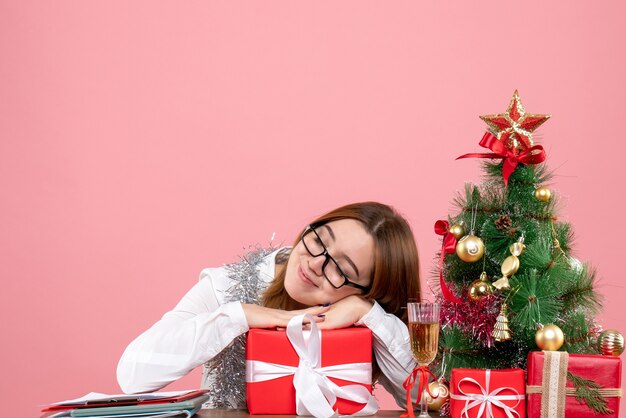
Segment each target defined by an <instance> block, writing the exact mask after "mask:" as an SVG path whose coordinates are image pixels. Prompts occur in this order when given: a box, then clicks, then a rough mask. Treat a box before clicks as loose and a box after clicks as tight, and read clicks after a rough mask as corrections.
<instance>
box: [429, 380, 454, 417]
mask: <svg viewBox="0 0 626 418" xmlns="http://www.w3.org/2000/svg"><path fill="white" fill-rule="evenodd" d="M428 388H429V389H430V393H432V394H433V395H435V396H436V395H437V394H439V396H437V397H436V398H431V397H430V395H429V394H428V392H426V391H424V393H423V396H424V397H426V403H427V404H428V410H429V411H439V410H440V409H441V407H442V406H443V404H445V403H446V402H448V399H450V389H448V385H446V384H445V383H443V382H439V381H434V382H430V383H429V384H428Z"/></svg>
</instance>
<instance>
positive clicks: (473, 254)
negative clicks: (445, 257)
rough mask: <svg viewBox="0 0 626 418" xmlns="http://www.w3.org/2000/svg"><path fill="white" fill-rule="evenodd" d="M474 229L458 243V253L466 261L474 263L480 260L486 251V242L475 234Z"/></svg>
mask: <svg viewBox="0 0 626 418" xmlns="http://www.w3.org/2000/svg"><path fill="white" fill-rule="evenodd" d="M473 233H474V231H472V232H471V233H470V234H469V235H465V236H464V237H463V238H461V239H460V240H459V242H458V243H457V244H456V255H458V256H459V258H460V259H461V260H463V261H465V262H466V263H474V262H476V261H478V260H480V259H481V258H482V256H483V254H484V253H485V244H484V243H483V240H481V239H480V238H478V237H477V236H476V235H473Z"/></svg>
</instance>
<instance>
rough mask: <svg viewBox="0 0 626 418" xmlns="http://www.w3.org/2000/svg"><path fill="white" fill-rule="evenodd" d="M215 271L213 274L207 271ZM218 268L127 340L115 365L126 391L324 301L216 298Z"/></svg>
mask: <svg viewBox="0 0 626 418" xmlns="http://www.w3.org/2000/svg"><path fill="white" fill-rule="evenodd" d="M211 272H213V273H214V274H213V277H212V275H211ZM221 273H223V271H222V270H221V269H205V270H203V272H202V275H201V280H200V282H198V283H197V284H196V285H195V286H194V287H193V288H191V290H189V292H187V294H186V295H185V296H184V297H183V298H182V300H181V301H180V302H179V303H178V305H176V307H175V308H174V309H173V310H171V311H170V312H167V313H166V314H165V315H163V318H161V320H160V321H158V322H157V323H156V324H154V325H153V326H152V327H151V328H149V329H148V330H147V331H145V332H144V333H143V334H141V335H140V336H139V337H137V338H136V339H135V340H134V341H133V342H131V343H130V344H129V345H128V347H127V348H126V350H125V351H124V354H123V355H122V358H121V359H120V361H119V363H118V366H117V381H118V384H119V385H120V387H121V388H122V390H123V391H124V392H125V393H138V392H148V391H153V390H158V389H160V388H162V387H163V386H165V385H167V384H169V383H171V382H173V381H175V380H177V379H180V378H181V377H183V376H184V375H186V374H187V373H189V372H190V371H191V370H193V369H194V368H196V367H198V366H200V365H201V364H203V363H205V362H207V361H208V360H210V359H211V358H213V357H214V356H216V355H217V354H218V353H220V352H221V351H222V350H223V349H224V348H226V347H227V346H228V345H229V344H230V343H231V341H232V340H234V339H235V338H236V337H238V336H239V335H241V334H243V333H245V332H246V331H248V329H249V328H273V327H276V326H282V327H284V326H287V323H288V322H289V320H290V319H291V318H292V317H293V316H295V315H299V314H301V313H304V312H307V313H310V314H312V315H314V317H315V320H316V321H317V322H321V321H323V320H324V317H323V316H321V317H319V316H317V315H320V314H323V313H324V312H326V311H328V309H329V308H328V307H313V308H309V309H304V310H297V311H282V310H279V309H271V308H266V307H263V306H258V305H253V304H242V303H240V302H230V303H225V304H223V305H220V304H219V301H218V299H217V297H216V291H215V288H214V286H213V284H214V282H213V281H214V280H216V281H220V280H226V278H225V277H222V275H221Z"/></svg>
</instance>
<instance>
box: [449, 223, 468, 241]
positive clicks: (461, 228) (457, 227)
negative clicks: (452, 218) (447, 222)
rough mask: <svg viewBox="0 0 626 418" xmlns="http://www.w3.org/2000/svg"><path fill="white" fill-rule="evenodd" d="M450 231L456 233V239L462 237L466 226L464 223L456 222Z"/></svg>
mask: <svg viewBox="0 0 626 418" xmlns="http://www.w3.org/2000/svg"><path fill="white" fill-rule="evenodd" d="M448 231H449V232H450V233H451V234H452V235H454V238H456V239H461V237H462V236H463V235H465V227H464V226H463V224H454V225H452V226H451V227H450V229H449V230H448Z"/></svg>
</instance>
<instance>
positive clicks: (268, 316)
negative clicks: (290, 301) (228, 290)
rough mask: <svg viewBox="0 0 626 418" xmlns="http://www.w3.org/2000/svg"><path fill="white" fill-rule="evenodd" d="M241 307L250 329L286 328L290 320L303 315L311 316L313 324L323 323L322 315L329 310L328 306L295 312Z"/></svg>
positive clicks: (249, 306)
mask: <svg viewBox="0 0 626 418" xmlns="http://www.w3.org/2000/svg"><path fill="white" fill-rule="evenodd" d="M241 307H242V308H243V312H244V314H245V315H246V321H248V327H250V328H274V327H286V326H287V323H288V322H289V320H290V319H291V318H293V317H294V316H296V315H301V314H304V313H309V314H311V315H313V318H315V322H323V321H324V316H323V314H324V313H326V312H327V311H328V310H329V309H330V307H329V306H314V307H312V308H307V309H298V310H296V311H283V310H281V309H273V308H267V307H265V306H259V305H253V304H248V303H242V304H241ZM318 315H322V316H318Z"/></svg>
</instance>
